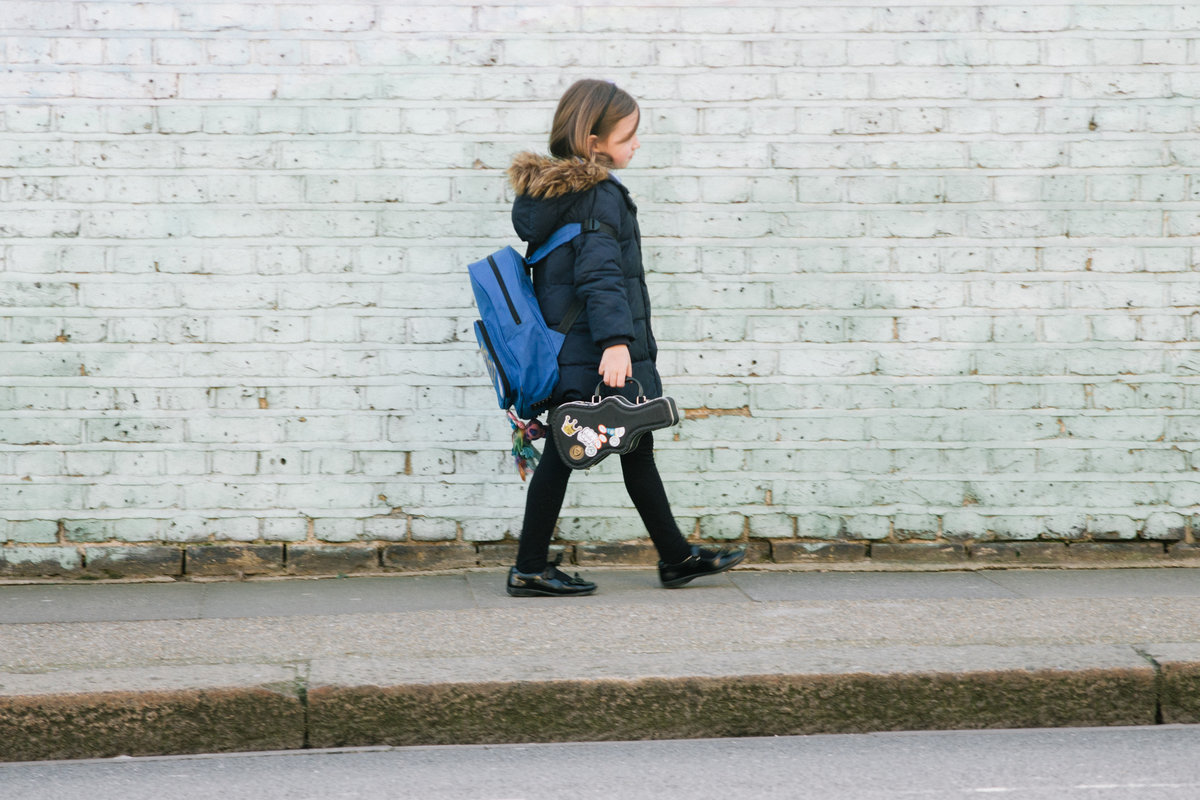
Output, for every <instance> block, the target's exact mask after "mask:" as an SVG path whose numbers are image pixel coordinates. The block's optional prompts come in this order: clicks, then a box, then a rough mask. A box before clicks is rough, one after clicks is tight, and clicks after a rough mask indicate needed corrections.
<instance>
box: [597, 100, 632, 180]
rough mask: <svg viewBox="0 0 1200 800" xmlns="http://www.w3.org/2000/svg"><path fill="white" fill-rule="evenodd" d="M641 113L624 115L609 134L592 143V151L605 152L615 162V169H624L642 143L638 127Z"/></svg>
mask: <svg viewBox="0 0 1200 800" xmlns="http://www.w3.org/2000/svg"><path fill="white" fill-rule="evenodd" d="M639 119H640V114H639V113H638V112H637V111H635V112H633V113H632V114H630V115H629V116H627V117H622V118H621V119H620V121H618V122H617V125H616V127H614V128H613V129H612V131H611V132H609V134H608V136H606V137H604V138H603V139H599V140H597V141H596V142H595V143H594V144H593V145H592V151H593V152H596V153H603V154H604V155H606V156H608V157H609V158H610V159H611V160H612V163H613V169H624V168H625V166H626V165H627V164H629V162H630V161H631V160H633V154H634V152H635V151H637V149H638V148H639V147H641V146H642V145H641V143H640V142H638V137H637V127H638V121H639Z"/></svg>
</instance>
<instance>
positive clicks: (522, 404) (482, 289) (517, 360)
mask: <svg viewBox="0 0 1200 800" xmlns="http://www.w3.org/2000/svg"><path fill="white" fill-rule="evenodd" d="M592 231H603V232H605V233H608V234H610V235H611V236H613V237H616V235H617V232H616V231H615V230H613V228H612V226H610V225H606V224H604V223H603V222H599V221H597V220H594V219H589V220H587V221H586V222H584V223H582V224H580V223H578V222H573V223H571V224H569V225H564V226H563V227H561V228H559V229H558V230H556V231H555V232H554V233H553V235H551V237H550V238H549V239H548V240H546V243H545V244H543V245H542V246H541V247H539V248H538V249H537V250H535V251H533V253H532V254H531V255H530V256H529V258H522V257H521V256H520V255H518V253H517V251H516V250H513V249H512V248H511V247H505V248H504V249H503V250H497V251H496V252H494V253H492V254H491V255H490V256H488V257H487V258H485V259H482V260H480V261H476V262H475V263H474V264H471V265H470V266H469V267H468V268H467V269H468V271H469V272H470V274H471V289H472V291H474V293H475V304H476V305H477V306H478V307H479V315H480V316H481V317H482V319H480V320H478V321H476V323H475V338H476V340H478V342H479V349H480V351H481V352H482V353H483V357H484V360H485V362H486V363H487V369H488V373H489V375H490V376H491V379H492V384H493V385H494V386H495V389H496V399H497V401H498V402H499V403H500V408H503V409H508V408H513V409H515V411H516V413H517V416H518V417H520V418H521V419H533V418H535V417H536V416H537V415H538V414H540V413H541V412H542V411H543V410H545V408H546V407H547V405H549V400H550V395H551V394H552V393H553V392H554V387H555V385H557V384H558V351H559V350H561V349H562V346H563V342H564V341H566V338H567V331H568V330H570V329H571V326H572V325H574V324H575V320H576V319H578V318H579V314H580V313H581V312H582V311H583V301H582V300H580V299H579V298H578V297H576V298H575V299H574V300H573V301H572V302H571V306H570V308H568V310H567V314H566V316H565V317H563V320H562V322H560V323H559V324H558V326H557V327H556V328H553V329H552V328H550V327H548V326H547V325H546V321H545V319H543V317H542V311H541V309H540V308H538V304H537V298H536V297H535V296H534V293H533V281H531V280H530V277H529V271H530V270H531V268H532V265H533V264H536V263H537V262H539V261H541V260H542V259H543V258H545V257H546V256H547V255H549V254H550V252H551V251H553V250H554V249H556V248H558V247H560V246H562V245H564V244H566V243H567V242H569V241H571V240H572V239H574V238H575V237H577V236H579V235H580V234H583V233H591V232H592Z"/></svg>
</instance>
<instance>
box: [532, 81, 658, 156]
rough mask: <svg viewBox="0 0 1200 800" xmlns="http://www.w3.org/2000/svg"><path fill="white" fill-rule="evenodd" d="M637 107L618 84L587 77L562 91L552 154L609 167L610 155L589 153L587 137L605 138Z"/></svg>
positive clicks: (552, 128) (554, 126) (555, 119)
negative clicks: (574, 157)
mask: <svg viewBox="0 0 1200 800" xmlns="http://www.w3.org/2000/svg"><path fill="white" fill-rule="evenodd" d="M637 110H638V104H637V101H635V100H634V99H633V98H632V97H630V96H629V94H628V93H627V92H626V91H625V90H624V89H619V88H617V85H616V84H615V83H610V82H608V81H597V80H591V79H587V78H585V79H584V80H581V81H576V82H575V83H573V84H571V87H570V88H569V89H567V91H566V92H564V93H563V96H562V99H561V100H559V101H558V108H557V109H555V111H554V125H553V126H552V127H551V128H550V155H552V156H554V157H555V158H571V157H572V156H578V157H579V158H582V159H585V160H587V161H599V162H600V163H602V164H605V165H606V166H607V162H608V156H606V155H604V154H603V153H597V154H592V153H591V152H589V150H588V137H589V136H591V135H593V134H595V135H596V136H599V137H600V138H601V139H604V138H605V137H606V136H608V135H609V134H610V133H612V130H613V128H615V127H616V126H617V123H618V122H620V121H621V120H623V119H624V118H625V117H627V116H629V115H630V114H632V113H634V112H635V111H637Z"/></svg>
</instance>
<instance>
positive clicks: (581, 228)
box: [525, 218, 618, 264]
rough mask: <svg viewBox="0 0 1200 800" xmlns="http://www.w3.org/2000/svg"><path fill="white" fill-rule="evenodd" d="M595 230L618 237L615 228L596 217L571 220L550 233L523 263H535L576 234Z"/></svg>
mask: <svg viewBox="0 0 1200 800" xmlns="http://www.w3.org/2000/svg"><path fill="white" fill-rule="evenodd" d="M596 231H599V232H601V233H607V234H608V235H609V236H611V237H613V238H614V239H616V238H618V237H617V229H616V228H614V227H613V226H612V225H609V224H608V223H606V222H601V221H600V220H598V219H590V218H589V219H585V220H584V221H583V222H582V223H580V222H571V223H569V224H567V225H563V226H562V227H561V228H559V229H558V230H556V231H555V232H554V233H552V234H550V238H549V239H547V240H546V243H545V244H543V245H542V246H541V247H539V248H538V249H536V250H534V251H533V252H532V253H531V254H530V255H529V257H528V258H526V259H525V263H526V264H536V263H537V262H539V261H541V260H542V259H543V258H545V257H546V256H548V255H550V252H551V251H552V250H556V249H557V248H559V247H561V246H562V245H564V244H566V243H567V242H569V241H571V240H572V239H574V238H575V237H576V236H579V235H581V234H584V233H594V232H596Z"/></svg>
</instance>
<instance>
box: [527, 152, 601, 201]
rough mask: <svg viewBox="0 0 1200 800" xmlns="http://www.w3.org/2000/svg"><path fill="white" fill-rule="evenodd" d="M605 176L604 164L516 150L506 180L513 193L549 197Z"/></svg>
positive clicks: (589, 185)
mask: <svg viewBox="0 0 1200 800" xmlns="http://www.w3.org/2000/svg"><path fill="white" fill-rule="evenodd" d="M607 178H608V168H607V167H604V166H602V165H601V164H597V163H596V162H594V161H584V160H583V159H581V158H550V157H548V156H543V155H538V154H537V153H529V152H526V153H519V154H517V155H516V157H514V158H513V163H512V166H511V167H509V168H508V182H509V183H510V184H511V185H512V187H513V189H514V190H515V191H516V193H517V194H519V195H521V194H525V195H530V196H531V197H536V198H538V199H544V200H549V199H551V198H555V197H562V196H563V195H568V194H574V193H575V192H582V191H584V190H586V189H590V188H592V187H593V186H595V185H596V184H598V183H600V182H601V181H603V180H605V179H607Z"/></svg>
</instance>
